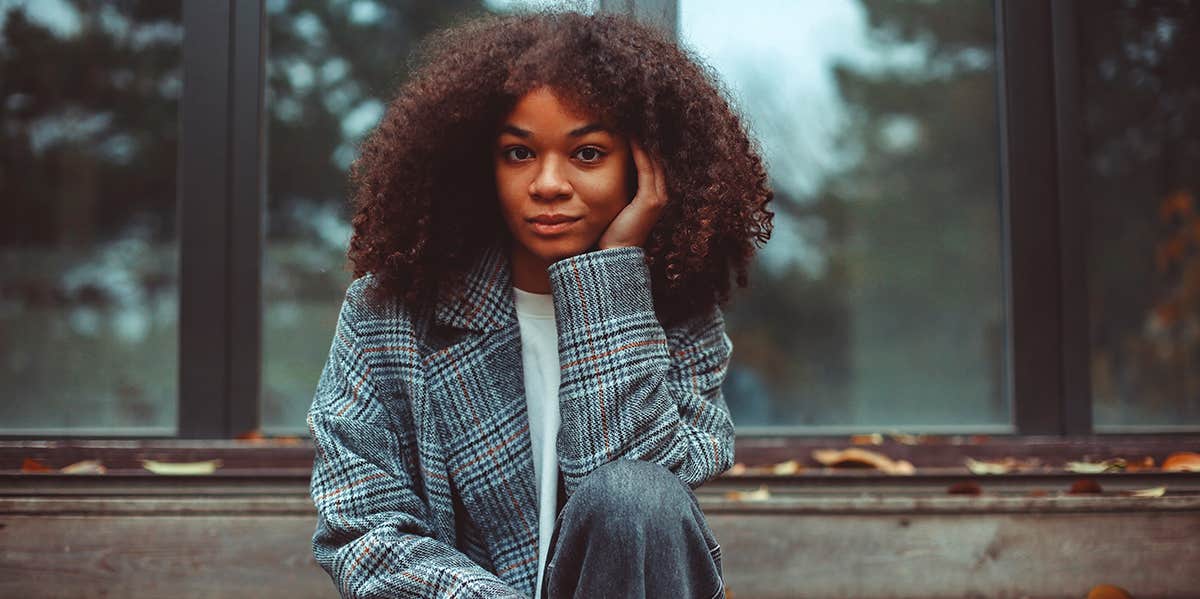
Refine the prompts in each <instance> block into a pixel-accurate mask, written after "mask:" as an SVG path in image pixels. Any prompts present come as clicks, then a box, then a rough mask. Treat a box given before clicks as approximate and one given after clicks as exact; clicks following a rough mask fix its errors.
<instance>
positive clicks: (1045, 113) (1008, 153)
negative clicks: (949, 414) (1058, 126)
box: [996, 0, 1066, 435]
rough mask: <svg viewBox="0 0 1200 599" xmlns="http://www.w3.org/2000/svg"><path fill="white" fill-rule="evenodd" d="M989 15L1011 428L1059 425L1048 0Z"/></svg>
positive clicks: (1059, 297)
mask: <svg viewBox="0 0 1200 599" xmlns="http://www.w3.org/2000/svg"><path fill="white" fill-rule="evenodd" d="M996 21H997V26H998V27H999V31H998V36H997V39H998V48H999V51H998V52H997V55H998V57H999V58H1000V63H1001V71H1000V72H1001V73H1002V75H1001V78H1000V81H1001V83H1000V87H1001V90H1002V94H1001V99H1002V102H1001V110H1000V113H1001V119H1000V122H1001V127H1000V135H1001V137H1002V140H1003V141H1002V148H1003V150H1002V152H1001V169H1000V172H1001V188H1002V190H1003V193H1002V198H1003V206H1004V207H1005V209H1006V210H1007V222H1008V224H1009V226H1008V238H1007V244H1006V248H1005V249H1006V256H1007V265H1008V268H1009V281H1010V285H1009V286H1008V288H1007V292H1008V294H1009V297H1008V300H1009V302H1008V304H1009V306H1010V308H1009V310H1010V311H1009V314H1010V323H1009V327H1010V339H1011V344H1010V346H1009V347H1010V357H1011V360H1010V363H1011V368H1012V383H1013V384H1012V398H1013V402H1014V404H1013V408H1014V411H1015V415H1014V423H1015V425H1016V432H1017V433H1018V434H1022V435H1061V434H1063V433H1064V432H1066V425H1065V420H1066V419H1065V416H1064V410H1063V405H1064V404H1063V401H1062V390H1063V380H1064V376H1063V355H1064V351H1063V350H1064V347H1065V346H1064V343H1063V336H1062V331H1063V327H1062V325H1063V319H1062V314H1061V311H1062V309H1063V306H1064V301H1063V300H1064V298H1063V294H1062V277H1061V268H1060V259H1061V255H1060V253H1059V247H1060V246H1059V242H1060V239H1059V234H1060V230H1059V224H1058V223H1059V207H1058V187H1057V169H1056V164H1057V162H1056V158H1057V156H1056V154H1057V152H1056V146H1055V142H1056V140H1055V119H1054V106H1055V104H1054V65H1053V54H1052V51H1053V44H1052V36H1051V22H1050V5H1049V3H1043V2H1028V1H1019V0H998V1H997V19H996Z"/></svg>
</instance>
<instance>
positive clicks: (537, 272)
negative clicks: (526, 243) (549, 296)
mask: <svg viewBox="0 0 1200 599" xmlns="http://www.w3.org/2000/svg"><path fill="white" fill-rule="evenodd" d="M509 265H510V266H511V269H510V270H511V272H512V284H513V286H514V287H516V288H517V289H520V290H521V291H528V292H529V293H550V274H549V272H548V269H549V267H550V263H548V262H546V261H545V260H542V259H541V258H538V257H537V256H535V255H534V254H532V253H530V252H529V250H527V249H525V248H524V247H523V246H521V245H520V244H518V243H515V242H514V243H513V245H512V249H511V251H510V252H509Z"/></svg>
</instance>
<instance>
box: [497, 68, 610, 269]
mask: <svg viewBox="0 0 1200 599" xmlns="http://www.w3.org/2000/svg"><path fill="white" fill-rule="evenodd" d="M629 152H630V150H629V144H628V141H627V140H626V138H625V137H624V136H622V135H620V134H619V133H617V132H615V131H610V130H608V129H606V128H605V127H604V126H603V125H602V124H601V123H600V122H599V120H598V119H596V118H594V116H593V115H589V114H579V113H576V112H573V111H571V110H570V109H569V108H568V107H567V106H565V105H564V104H561V103H559V101H558V99H557V98H556V97H555V96H554V94H553V92H552V91H551V90H550V88H549V87H540V88H537V89H535V90H533V91H531V92H529V93H528V94H526V95H525V96H523V97H522V98H521V99H520V100H518V102H517V104H516V106H515V107H514V108H513V110H512V112H510V113H509V114H508V115H507V116H506V117H505V118H504V119H503V120H502V121H501V123H500V126H499V133H498V135H497V137H496V145H495V151H494V152H493V156H494V164H495V173H496V191H497V194H498V195H499V201H500V211H501V213H502V214H503V216H504V220H505V224H506V225H507V226H508V229H509V231H510V232H512V237H513V242H514V243H513V248H512V251H513V255H512V258H513V266H514V269H515V270H516V269H525V270H526V271H528V272H526V273H524V274H526V275H530V274H531V273H533V272H536V271H537V269H542V271H543V276H544V269H545V268H546V267H547V266H549V265H550V264H551V263H553V262H555V261H557V260H560V259H562V258H567V257H570V256H575V255H577V254H580V253H583V252H586V251H588V250H590V249H591V248H592V247H593V246H595V245H596V242H597V241H599V239H600V236H601V234H603V233H604V230H605V229H606V228H607V227H608V224H609V223H611V222H612V221H613V219H614V218H616V216H617V214H618V213H620V212H621V210H622V209H623V208H625V206H627V205H628V203H629V200H630V199H631V198H632V193H630V191H629V188H628V187H627V185H628V183H629V181H628V177H631V176H633V170H634V169H633V168H632V167H630V165H629V163H630V157H631V155H630V153H629ZM517 274H518V279H519V278H520V274H521V273H517ZM517 282H518V286H520V284H519V283H520V281H517Z"/></svg>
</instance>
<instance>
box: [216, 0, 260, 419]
mask: <svg viewBox="0 0 1200 599" xmlns="http://www.w3.org/2000/svg"><path fill="white" fill-rule="evenodd" d="M233 11H234V12H233V30H232V33H233V37H232V42H233V56H232V61H231V69H230V70H231V72H232V77H233V87H232V93H231V96H230V97H231V102H232V110H231V118H232V131H231V135H230V155H231V156H232V160H231V161H230V182H231V184H230V195H229V199H230V203H229V210H228V215H229V222H228V230H229V235H230V237H229V254H228V280H229V293H228V295H227V296H226V298H227V307H226V309H227V311H228V314H229V333H228V337H227V338H228V343H229V351H228V359H229V362H228V370H229V389H228V394H227V400H228V402H229V406H228V414H229V419H228V423H227V427H228V428H227V431H226V436H230V437H236V436H237V435H240V434H242V433H244V432H247V431H252V430H256V429H258V428H259V426H260V420H259V418H260V417H259V414H260V410H259V387H260V386H259V379H260V376H261V364H262V356H261V348H262V327H261V323H262V312H263V305H262V292H261V288H262V284H261V283H262V280H261V279H262V261H263V251H264V246H263V237H264V231H263V226H264V223H265V219H264V213H265V211H266V205H265V198H266V193H265V188H266V185H265V172H266V171H265V168H264V164H263V160H264V158H265V151H264V147H265V145H264V144H265V140H264V125H263V120H264V114H265V113H264V110H263V109H264V100H263V97H264V89H265V85H266V67H265V64H266V63H265V60H266V56H265V54H266V23H265V8H264V2H263V0H236V1H235V6H234V8H233Z"/></svg>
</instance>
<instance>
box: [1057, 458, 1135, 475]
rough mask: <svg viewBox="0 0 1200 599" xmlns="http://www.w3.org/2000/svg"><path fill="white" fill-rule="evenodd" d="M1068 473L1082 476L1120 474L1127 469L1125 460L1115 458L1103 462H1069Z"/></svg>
mask: <svg viewBox="0 0 1200 599" xmlns="http://www.w3.org/2000/svg"><path fill="white" fill-rule="evenodd" d="M1065 468H1066V470H1067V471H1068V472H1078V473H1080V474H1099V473H1101V472H1120V471H1122V470H1124V469H1125V459H1124V458H1113V459H1111V460H1104V461H1103V462H1067V465H1066V466H1065Z"/></svg>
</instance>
